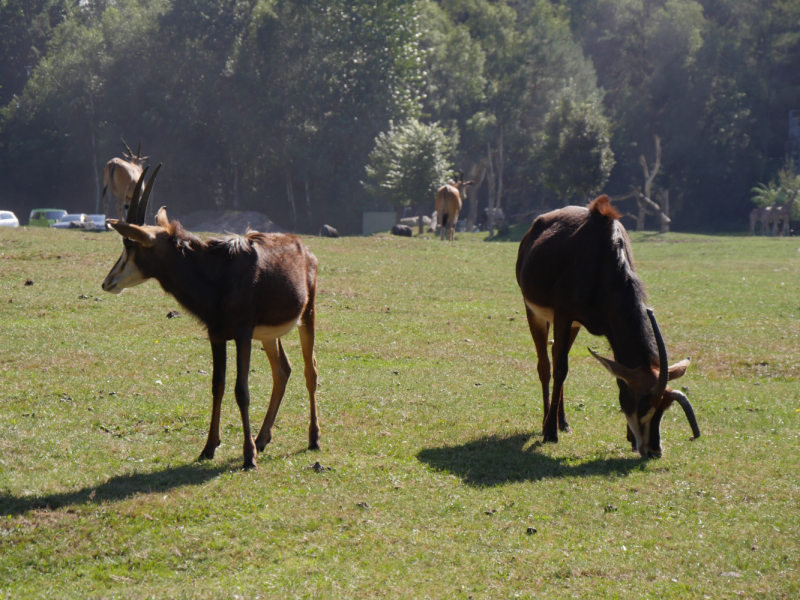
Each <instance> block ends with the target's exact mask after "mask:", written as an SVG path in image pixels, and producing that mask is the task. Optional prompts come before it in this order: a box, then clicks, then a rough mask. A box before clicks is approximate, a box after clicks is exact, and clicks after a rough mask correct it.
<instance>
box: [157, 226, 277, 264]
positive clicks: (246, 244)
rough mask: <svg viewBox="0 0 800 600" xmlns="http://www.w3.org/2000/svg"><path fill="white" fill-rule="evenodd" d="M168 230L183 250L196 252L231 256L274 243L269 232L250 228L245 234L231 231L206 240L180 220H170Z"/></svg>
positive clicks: (250, 251) (248, 252)
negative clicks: (184, 226)
mask: <svg viewBox="0 0 800 600" xmlns="http://www.w3.org/2000/svg"><path fill="white" fill-rule="evenodd" d="M166 231H167V233H168V234H169V236H170V238H171V239H173V240H174V241H175V245H176V246H177V247H178V249H179V250H181V251H182V252H185V251H186V250H191V251H194V252H200V251H207V252H211V253H224V254H228V255H229V256H238V255H240V254H250V253H252V252H254V251H255V248H254V246H256V245H263V246H271V245H272V244H271V243H270V242H271V237H270V236H269V235H268V234H265V233H261V232H260V231H254V230H252V229H249V228H248V229H247V231H246V232H245V233H244V234H243V235H240V234H237V233H229V234H228V235H225V236H223V237H214V238H211V239H209V240H206V241H203V240H201V239H200V238H199V237H197V236H196V235H195V234H193V233H192V232H191V231H187V230H186V229H184V228H183V226H182V225H181V224H180V222H179V221H170V223H169V225H168V226H167V227H166Z"/></svg>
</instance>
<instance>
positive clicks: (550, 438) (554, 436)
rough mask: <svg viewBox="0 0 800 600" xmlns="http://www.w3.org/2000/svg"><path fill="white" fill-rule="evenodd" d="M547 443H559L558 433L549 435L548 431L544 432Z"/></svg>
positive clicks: (554, 432)
mask: <svg viewBox="0 0 800 600" xmlns="http://www.w3.org/2000/svg"><path fill="white" fill-rule="evenodd" d="M543 441H545V442H553V443H554V444H557V443H558V432H556V431H551V432H550V433H548V432H547V431H545V432H544V440H543Z"/></svg>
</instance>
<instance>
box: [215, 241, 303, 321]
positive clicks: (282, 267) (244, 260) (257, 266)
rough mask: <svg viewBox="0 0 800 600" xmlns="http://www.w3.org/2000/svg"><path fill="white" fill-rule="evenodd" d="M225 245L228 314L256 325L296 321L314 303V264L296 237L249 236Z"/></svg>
mask: <svg viewBox="0 0 800 600" xmlns="http://www.w3.org/2000/svg"><path fill="white" fill-rule="evenodd" d="M227 244H228V246H229V258H230V260H229V261H227V265H226V268H228V269H229V270H230V273H229V277H228V281H229V290H230V294H228V295H227V301H228V304H229V305H230V309H232V310H242V311H244V312H249V313H250V314H252V315H253V317H254V321H255V322H254V323H253V324H254V325H267V326H276V325H279V324H283V323H287V322H289V321H293V320H296V319H297V318H299V316H300V315H301V314H302V312H303V310H304V309H305V307H306V305H307V304H308V303H309V302H313V301H314V297H315V292H316V284H317V259H316V257H315V256H314V254H313V253H312V252H311V250H309V249H308V247H307V246H306V245H305V244H304V243H303V241H302V240H301V239H300V238H299V237H297V236H296V235H292V234H280V233H259V232H249V233H248V234H246V235H244V236H236V237H234V238H229V239H228V240H227ZM237 305H238V307H237Z"/></svg>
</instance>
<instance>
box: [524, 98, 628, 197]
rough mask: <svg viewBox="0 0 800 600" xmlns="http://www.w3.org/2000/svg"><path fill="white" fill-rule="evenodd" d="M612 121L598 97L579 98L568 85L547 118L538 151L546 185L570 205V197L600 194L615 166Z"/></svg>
mask: <svg viewBox="0 0 800 600" xmlns="http://www.w3.org/2000/svg"><path fill="white" fill-rule="evenodd" d="M609 129H610V126H609V122H608V119H606V118H605V117H604V116H603V113H602V109H601V107H600V101H599V98H598V97H597V96H594V97H592V98H589V99H587V100H583V101H579V100H578V99H577V98H576V97H575V92H574V91H573V90H572V89H571V88H566V89H565V90H564V91H563V92H562V94H561V95H560V96H559V97H558V99H557V100H556V101H555V102H554V104H553V108H552V110H551V111H550V112H549V113H548V115H547V117H545V122H544V132H543V134H542V141H541V146H540V148H539V150H538V152H537V157H538V161H539V162H540V163H541V167H542V171H543V176H544V183H545V185H546V186H547V187H548V188H550V189H551V190H553V191H554V192H556V193H557V194H558V195H559V197H560V198H562V199H563V201H564V205H565V206H566V205H568V204H569V201H570V198H571V197H573V196H576V195H577V196H579V197H580V198H581V200H586V198H587V196H589V195H591V194H595V193H598V192H599V191H600V190H601V189H602V188H603V186H604V185H605V184H606V182H607V181H608V177H609V175H610V173H611V169H612V167H613V166H614V153H613V152H612V151H611V148H610V145H609V137H610V134H609Z"/></svg>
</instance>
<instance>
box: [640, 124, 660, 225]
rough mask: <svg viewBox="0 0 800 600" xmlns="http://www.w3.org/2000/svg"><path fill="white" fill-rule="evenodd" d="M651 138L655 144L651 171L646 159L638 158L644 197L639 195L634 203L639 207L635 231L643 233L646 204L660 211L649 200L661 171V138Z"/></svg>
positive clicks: (642, 156) (646, 212) (646, 211)
mask: <svg viewBox="0 0 800 600" xmlns="http://www.w3.org/2000/svg"><path fill="white" fill-rule="evenodd" d="M653 137H654V139H655V144H656V155H655V162H654V163H653V170H652V171H650V170H649V169H648V168H647V159H646V158H645V157H644V154H642V155H641V156H639V164H641V165H642V171H643V172H644V197H642V195H641V194H639V195H638V196H637V197H636V203H637V204H638V205H639V216H638V217H637V218H636V231H644V218H645V217H646V216H647V214H648V212H650V211H649V210H648V203H649V204H651V205H654V206H655V210H656V211H660V207H659V206H658V205H657V204H655V202H653V201H652V200H650V198H651V196H650V191H651V189H652V185H653V180H654V179H655V178H656V175H658V171H659V170H660V169H661V138H660V137H658V136H657V135H656V136H653ZM650 214H658V212H655V213H653V212H650Z"/></svg>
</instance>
